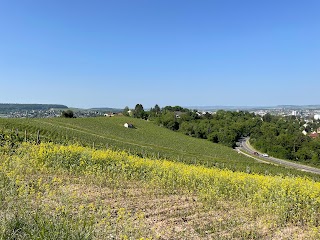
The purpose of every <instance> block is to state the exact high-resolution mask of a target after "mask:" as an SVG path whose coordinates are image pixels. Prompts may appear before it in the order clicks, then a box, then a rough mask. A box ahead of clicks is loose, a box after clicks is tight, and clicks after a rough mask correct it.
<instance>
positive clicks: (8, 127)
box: [0, 117, 320, 180]
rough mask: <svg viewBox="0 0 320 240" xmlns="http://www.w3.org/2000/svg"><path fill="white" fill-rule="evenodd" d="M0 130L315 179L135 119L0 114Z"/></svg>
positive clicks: (24, 137) (28, 138)
mask: <svg viewBox="0 0 320 240" xmlns="http://www.w3.org/2000/svg"><path fill="white" fill-rule="evenodd" d="M125 122H130V123H132V124H133V125H134V126H135V128H134V129H126V128H124V127H123V124H124V123H125ZM1 131H3V132H6V133H8V132H9V133H10V134H11V135H13V136H14V138H17V141H20V142H22V141H28V142H32V141H34V142H36V141H37V134H38V133H39V137H40V140H41V141H42V142H55V143H58V144H63V145H68V144H75V143H76V144H79V145H81V146H87V147H93V148H95V149H111V150H114V151H126V152H127V153H129V154H131V155H135V156H139V157H147V158H151V159H169V160H170V161H174V162H182V163H186V164H191V165H198V166H199V165H201V166H205V167H214V168H220V169H228V170H231V171H241V172H246V173H257V174H263V175H284V176H301V177H304V176H307V177H310V178H312V179H314V180H319V179H320V178H319V176H317V175H313V174H310V173H305V172H301V171H298V170H294V169H287V168H284V167H281V166H274V165H270V164H264V163H258V162H256V161H255V160H253V159H251V158H248V157H246V156H243V155H240V154H238V153H237V152H236V151H234V150H232V149H231V148H228V147H225V146H222V145H219V144H214V143H211V142H209V141H206V140H202V139H196V138H191V137H188V136H186V135H183V134H180V133H175V132H172V131H170V130H168V129H165V128H162V127H158V126H156V125H155V124H154V123H152V122H147V121H145V120H141V119H134V118H127V117H115V118H78V119H64V118H50V119H0V133H1Z"/></svg>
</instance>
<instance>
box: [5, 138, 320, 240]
mask: <svg viewBox="0 0 320 240" xmlns="http://www.w3.org/2000/svg"><path fill="white" fill-rule="evenodd" d="M0 154H1V158H0V199H1V209H0V239H28V240H29V239H31V240H32V239H34V240H36V239H74V240H76V239H77V240H78V239H88V240H89V239H163V240H166V239H168V240H169V239H314V240H315V239H319V237H320V235H319V221H320V218H319V209H320V197H319V196H320V185H319V183H317V182H313V181H310V180H308V179H305V178H293V177H285V178H284V177H281V176H262V175H256V174H254V175H252V174H247V173H240V172H231V171H229V170H220V169H216V168H206V167H202V166H190V165H187V164H183V163H177V162H171V161H167V160H154V159H149V158H140V157H137V156H132V155H129V154H127V153H125V152H119V151H111V150H95V149H92V148H90V147H81V146H79V145H72V144H71V145H67V146H62V145H58V144H53V143H41V144H38V145H36V144H33V143H23V144H21V145H17V146H12V145H4V146H0Z"/></svg>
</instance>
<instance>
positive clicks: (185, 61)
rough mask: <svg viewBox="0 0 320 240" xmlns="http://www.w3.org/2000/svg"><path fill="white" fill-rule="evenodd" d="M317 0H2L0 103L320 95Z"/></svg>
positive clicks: (229, 101) (199, 101)
mask: <svg viewBox="0 0 320 240" xmlns="http://www.w3.org/2000/svg"><path fill="white" fill-rule="evenodd" d="M319 12H320V1H319V0H307V1H303V0H300V1H298V0H267V1H266V0H265V1H260V0H241V1H240V0H210V1H202V0H193V1H189V0H181V1H180V0H126V1H124V0H100V1H98V0H90V1H89V0H87V1H83V0H45V1H44V0H38V1H36V0H28V1H25V0H20V1H17V0H0V90H1V92H0V102H2V103H60V104H66V105H67V106H69V107H84V108H89V107H121V108H123V107H125V106H127V105H128V106H129V107H134V106H135V104H136V103H141V104H143V106H144V107H146V108H148V107H151V106H154V105H155V104H159V105H160V107H163V106H165V105H181V106H212V105H227V106H235V105H236V106H267V105H279V104H299V105H304V104H320V98H319V96H320V94H319V91H320V13H319Z"/></svg>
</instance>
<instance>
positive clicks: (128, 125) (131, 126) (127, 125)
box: [123, 123, 134, 128]
mask: <svg viewBox="0 0 320 240" xmlns="http://www.w3.org/2000/svg"><path fill="white" fill-rule="evenodd" d="M123 126H124V127H125V128H134V126H133V124H132V123H125V124H123Z"/></svg>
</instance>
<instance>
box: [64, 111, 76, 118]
mask: <svg viewBox="0 0 320 240" xmlns="http://www.w3.org/2000/svg"><path fill="white" fill-rule="evenodd" d="M61 117H64V118H73V117H74V114H73V111H72V110H70V109H69V110H67V111H62V113H61Z"/></svg>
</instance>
